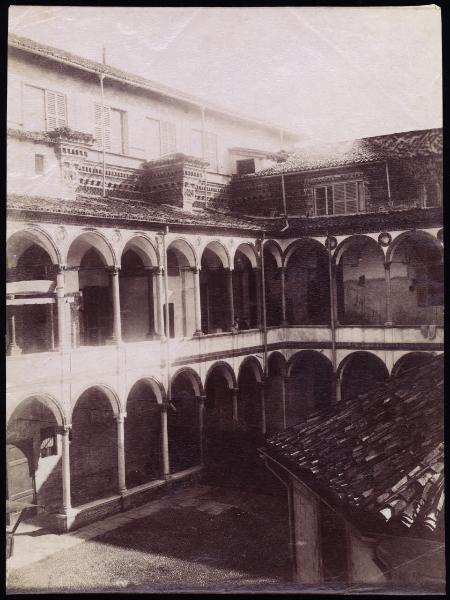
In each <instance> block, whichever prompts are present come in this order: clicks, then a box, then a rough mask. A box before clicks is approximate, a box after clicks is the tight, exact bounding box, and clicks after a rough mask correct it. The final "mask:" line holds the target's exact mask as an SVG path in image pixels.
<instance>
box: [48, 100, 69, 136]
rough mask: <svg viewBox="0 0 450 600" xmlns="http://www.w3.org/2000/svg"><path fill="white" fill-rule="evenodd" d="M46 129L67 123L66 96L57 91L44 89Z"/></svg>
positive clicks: (49, 129)
mask: <svg viewBox="0 0 450 600" xmlns="http://www.w3.org/2000/svg"><path fill="white" fill-rule="evenodd" d="M45 110H46V120H47V131H51V130H52V129H56V128H58V127H63V126H64V125H67V110H66V97H65V95H64V94H59V93H58V92H51V91H49V90H46V91H45Z"/></svg>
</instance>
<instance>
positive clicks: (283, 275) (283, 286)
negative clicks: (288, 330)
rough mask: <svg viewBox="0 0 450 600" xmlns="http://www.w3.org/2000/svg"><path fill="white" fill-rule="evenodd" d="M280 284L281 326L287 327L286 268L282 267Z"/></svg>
mask: <svg viewBox="0 0 450 600" xmlns="http://www.w3.org/2000/svg"><path fill="white" fill-rule="evenodd" d="M278 270H279V273H280V282H281V325H282V326H283V327H285V326H286V325H287V324H288V322H287V319H286V267H280V268H279V269H278Z"/></svg>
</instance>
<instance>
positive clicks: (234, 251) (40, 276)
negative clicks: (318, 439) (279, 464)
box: [6, 36, 443, 530]
mask: <svg viewBox="0 0 450 600" xmlns="http://www.w3.org/2000/svg"><path fill="white" fill-rule="evenodd" d="M9 49H10V55H9V73H8V93H9V98H8V202H7V300H6V303H7V321H8V325H7V381H8V386H7V463H8V497H9V498H12V499H28V500H34V501H35V502H37V503H39V504H42V505H45V506H46V509H47V511H50V512H52V513H53V514H54V515H55V520H56V521H57V522H58V523H59V526H60V527H61V529H63V530H64V529H70V528H73V527H77V526H79V525H80V524H81V523H85V522H88V521H90V520H94V519H96V518H99V517H100V516H102V515H105V514H108V513H110V512H115V511H119V510H122V509H123V508H126V507H127V506H131V505H133V504H137V503H139V502H143V501H145V500H146V499H148V498H149V497H151V496H152V494H153V493H155V490H160V489H161V488H164V486H169V485H172V483H173V482H174V481H178V480H182V479H184V478H189V477H193V476H196V475H197V474H198V473H200V472H201V470H202V469H203V467H204V465H205V464H206V463H207V462H208V459H209V458H208V457H209V456H211V455H213V454H214V446H215V444H216V445H217V444H218V443H219V441H220V440H222V439H225V438H226V437H227V436H232V435H233V436H236V435H238V436H241V437H243V438H245V437H249V436H252V435H259V436H264V435H266V434H270V433H274V432H276V431H278V430H280V429H284V428H286V427H287V426H289V425H292V424H295V423H298V422H300V421H302V420H303V419H304V418H305V417H306V415H307V414H309V413H310V412H311V411H314V410H316V409H317V408H318V407H326V406H327V405H328V404H330V403H334V402H339V401H340V400H341V399H342V398H346V397H348V396H351V395H353V394H355V393H358V392H360V391H364V390H365V389H367V386H371V385H373V384H374V383H376V382H379V381H383V380H386V379H387V378H388V377H390V375H391V374H392V373H398V372H399V371H401V370H402V369H405V368H407V367H408V368H409V367H411V365H415V364H422V362H423V361H424V360H426V359H427V358H428V357H429V355H430V354H433V353H439V352H442V350H443V327H442V315H443V297H442V250H443V234H442V214H441V212H442V208H441V206H442V200H441V198H442V192H441V172H440V171H441V155H442V134H441V132H440V131H439V130H429V131H421V132H410V133H406V134H394V135H392V136H382V137H381V138H370V139H369V138H368V139H366V140H358V141H356V142H353V143H350V144H346V145H343V146H342V145H341V146H340V147H339V148H337V147H335V148H329V147H327V148H325V149H323V148H322V149H319V150H317V149H309V150H308V149H304V150H301V151H300V150H297V151H295V152H294V144H295V142H296V141H298V140H297V138H296V136H295V135H293V134H291V133H289V132H287V131H280V130H279V129H278V128H276V127H275V126H272V125H270V124H266V123H262V122H258V121H256V120H252V119H248V118H246V117H243V116H241V115H236V114H232V113H231V112H230V111H227V110H225V109H222V108H220V107H217V106H213V105H209V104H208V103H205V102H202V101H200V100H198V99H196V98H194V97H191V96H188V95H186V94H183V93H181V92H179V91H176V90H172V89H169V88H166V87H163V86H160V85H157V84H155V83H154V82H150V81H148V80H144V79H143V78H140V77H137V76H134V75H131V74H129V73H125V72H122V71H119V70H117V69H114V68H112V67H110V66H108V65H105V64H101V63H95V62H93V61H88V60H85V59H82V58H80V57H77V56H74V55H72V54H69V53H66V52H63V51H60V50H57V49H55V48H50V47H47V46H43V45H40V44H37V43H35V42H33V41H31V40H27V39H25V38H19V37H18V36H10V40H9ZM280 150H283V151H284V152H280ZM236 320H237V321H238V323H237V322H236ZM216 455H217V453H216Z"/></svg>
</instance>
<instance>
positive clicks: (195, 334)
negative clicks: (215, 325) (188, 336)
mask: <svg viewBox="0 0 450 600" xmlns="http://www.w3.org/2000/svg"><path fill="white" fill-rule="evenodd" d="M202 335H205V334H204V333H203V331H201V330H199V329H197V330H196V331H194V336H195V337H200V336H202Z"/></svg>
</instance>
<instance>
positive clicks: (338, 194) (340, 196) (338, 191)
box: [333, 183, 345, 215]
mask: <svg viewBox="0 0 450 600" xmlns="http://www.w3.org/2000/svg"><path fill="white" fill-rule="evenodd" d="M333 195H334V197H333V204H334V206H333V213H334V214H335V215H343V214H345V183H337V184H336V185H334V186H333Z"/></svg>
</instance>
